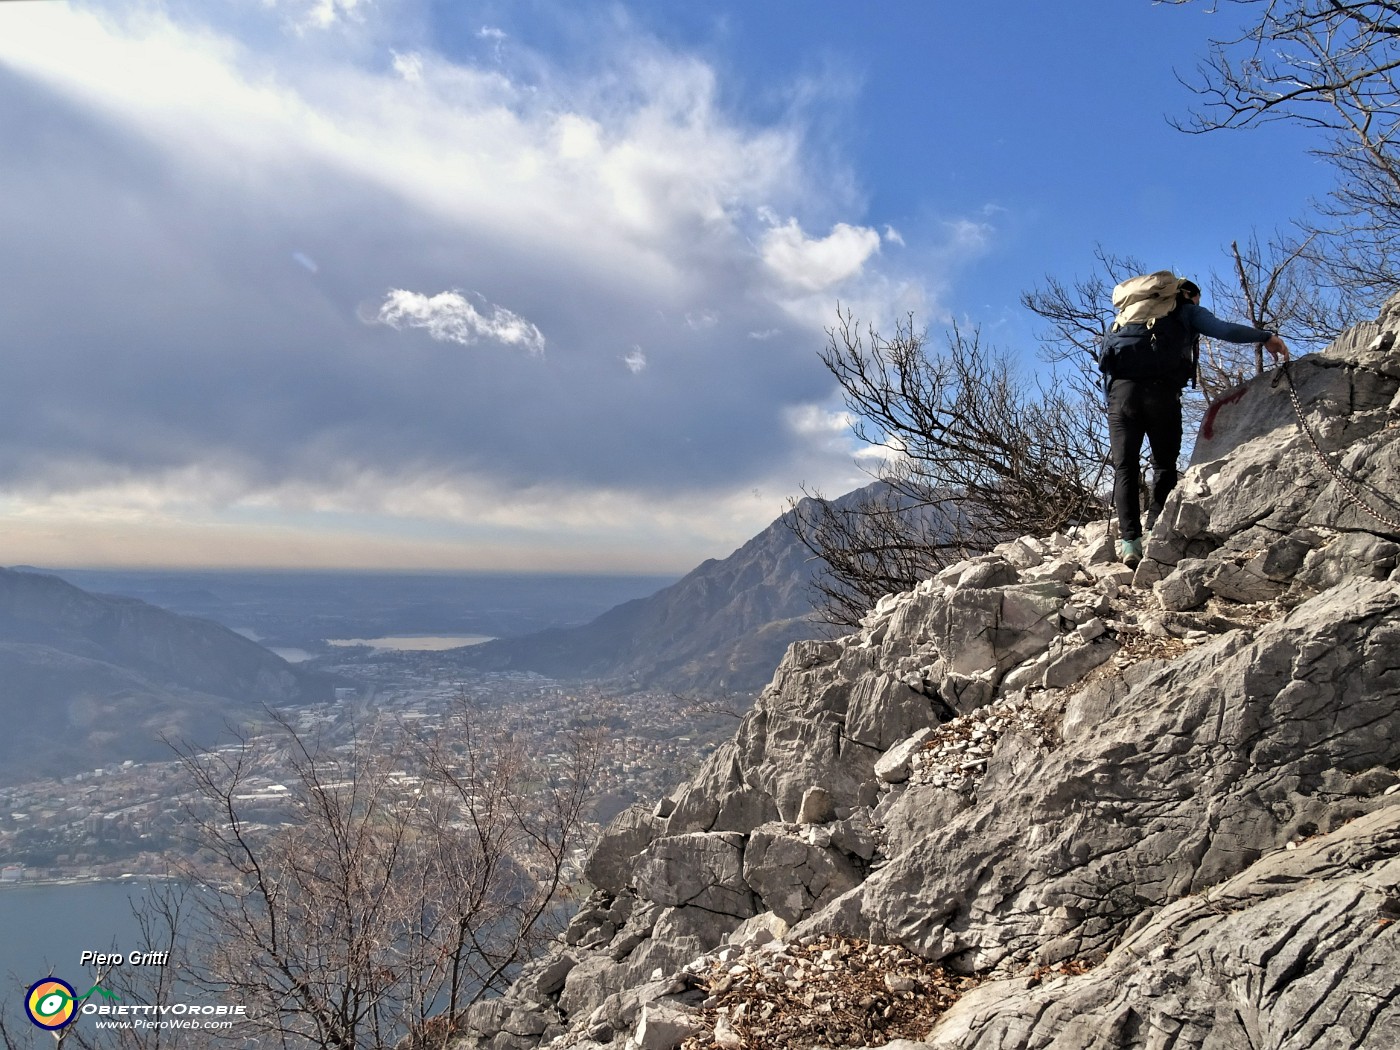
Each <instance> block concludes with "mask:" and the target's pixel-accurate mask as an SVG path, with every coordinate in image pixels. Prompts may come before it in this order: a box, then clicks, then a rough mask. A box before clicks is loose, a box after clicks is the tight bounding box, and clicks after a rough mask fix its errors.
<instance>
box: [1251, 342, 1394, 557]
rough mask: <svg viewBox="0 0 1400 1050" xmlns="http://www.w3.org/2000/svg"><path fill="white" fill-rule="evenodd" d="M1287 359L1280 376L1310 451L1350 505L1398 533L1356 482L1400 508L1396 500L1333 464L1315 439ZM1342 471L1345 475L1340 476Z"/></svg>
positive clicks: (1275, 379)
mask: <svg viewBox="0 0 1400 1050" xmlns="http://www.w3.org/2000/svg"><path fill="white" fill-rule="evenodd" d="M1290 363H1291V362H1289V361H1286V360H1285V361H1284V362H1283V364H1282V365H1281V366H1280V368H1279V371H1280V372H1282V373H1283V377H1284V378H1285V379H1286V380H1288V399H1289V400H1290V401H1292V402H1293V414H1294V415H1295V416H1297V417H1298V428H1299V429H1300V430H1301V431H1302V432H1303V434H1304V436H1305V437H1307V439H1308V444H1310V445H1312V449H1313V452H1315V453H1316V454H1317V458H1318V462H1320V463H1321V464H1322V466H1323V468H1324V469H1326V471H1327V473H1328V474H1331V475H1332V479H1333V480H1334V481H1336V483H1337V486H1338V488H1340V489H1341V491H1342V495H1343V496H1345V497H1346V500H1347V502H1348V503H1351V504H1352V505H1353V506H1356V507H1359V508H1360V509H1361V510H1364V511H1365V512H1366V513H1367V514H1369V515H1370V516H1371V517H1373V518H1375V519H1376V520H1377V521H1379V522H1380V523H1381V524H1382V525H1389V526H1390V527H1391V528H1392V529H1394V530H1395V531H1396V532H1397V533H1400V521H1397V520H1396V519H1394V518H1388V517H1386V516H1385V515H1384V514H1382V513H1381V512H1380V511H1378V510H1376V509H1375V508H1373V507H1371V506H1370V505H1369V504H1368V503H1366V501H1365V500H1363V499H1362V498H1361V496H1360V494H1359V493H1358V492H1357V486H1360V487H1361V488H1363V489H1366V490H1367V491H1368V492H1370V493H1372V494H1373V495H1375V496H1376V497H1377V498H1379V499H1380V500H1381V501H1382V502H1384V503H1388V504H1390V505H1391V506H1392V507H1396V508H1397V509H1400V504H1397V503H1396V502H1395V501H1394V500H1393V499H1391V498H1390V497H1389V496H1387V495H1386V494H1385V493H1384V492H1382V491H1380V490H1379V489H1378V488H1376V487H1375V486H1374V485H1371V484H1370V483H1368V482H1367V481H1366V480H1365V479H1363V478H1359V477H1357V476H1356V475H1354V474H1352V473H1351V472H1350V471H1347V470H1346V469H1345V468H1344V467H1341V466H1339V465H1337V464H1334V463H1333V462H1332V460H1331V457H1329V456H1328V455H1327V453H1326V452H1325V451H1323V448H1322V445H1321V444H1319V442H1318V440H1317V435H1316V434H1314V433H1313V429H1312V427H1310V426H1309V425H1308V420H1307V416H1306V415H1305V414H1304V412H1303V404H1302V402H1301V401H1300V400H1299V399H1298V388H1297V387H1296V386H1295V385H1294V384H1293V372H1292V370H1291V369H1290V368H1289V367H1288V366H1289V364H1290ZM1273 385H1274V386H1278V377H1277V376H1275V377H1274V382H1273ZM1344 474H1345V475H1347V476H1343V475H1344Z"/></svg>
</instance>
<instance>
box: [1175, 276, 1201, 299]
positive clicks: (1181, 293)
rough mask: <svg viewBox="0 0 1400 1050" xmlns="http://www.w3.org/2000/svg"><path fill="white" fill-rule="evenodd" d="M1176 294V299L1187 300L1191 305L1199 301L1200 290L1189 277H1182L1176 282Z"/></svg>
mask: <svg viewBox="0 0 1400 1050" xmlns="http://www.w3.org/2000/svg"><path fill="white" fill-rule="evenodd" d="M1176 294H1177V297H1178V298H1181V299H1188V300H1190V301H1191V302H1193V303H1199V302H1200V301H1201V288H1200V285H1198V284H1197V283H1196V282H1195V281H1193V280H1191V278H1189V277H1183V278H1181V280H1179V281H1177V282H1176Z"/></svg>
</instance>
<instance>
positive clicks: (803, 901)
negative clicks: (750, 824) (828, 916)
mask: <svg viewBox="0 0 1400 1050" xmlns="http://www.w3.org/2000/svg"><path fill="white" fill-rule="evenodd" d="M744 878H745V880H746V881H747V882H748V884H749V886H751V887H752V888H753V891H754V892H755V893H756V894H758V896H759V898H760V899H761V900H762V901H763V905H764V907H765V908H767V909H768V910H769V911H772V912H773V913H774V914H776V915H777V916H778V917H779V918H780V919H782V920H783V921H784V922H788V923H796V922H799V921H801V920H802V919H803V918H805V917H806V916H807V915H809V914H810V913H811V912H812V911H814V910H815V909H817V908H820V907H822V906H823V905H825V904H826V903H827V902H829V901H831V900H833V899H835V898H836V897H837V896H838V895H840V894H842V893H844V892H846V891H847V890H849V889H851V888H852V887H854V886H855V885H856V884H857V883H858V882H860V875H859V873H858V871H857V870H856V867H855V865H854V864H853V863H852V862H851V860H850V858H849V857H848V856H847V855H846V854H844V853H842V852H841V851H840V850H837V849H833V848H831V847H830V846H825V847H823V846H818V845H814V844H812V843H810V842H807V841H805V840H804V839H803V838H801V837H800V836H798V835H797V834H795V833H794V832H793V831H791V830H790V829H789V828H788V827H787V826H785V825H783V824H766V825H764V826H763V827H761V828H759V829H757V830H756V831H754V833H753V834H752V835H750V836H749V844H748V849H747V850H745V852H744Z"/></svg>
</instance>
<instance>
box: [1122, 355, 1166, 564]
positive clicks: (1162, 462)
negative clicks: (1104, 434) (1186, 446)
mask: <svg viewBox="0 0 1400 1050" xmlns="http://www.w3.org/2000/svg"><path fill="white" fill-rule="evenodd" d="M1144 437H1146V438H1147V444H1148V446H1149V447H1150V448H1151V450H1152V517H1153V518H1154V519H1155V518H1156V516H1157V515H1158V514H1160V513H1161V511H1162V504H1163V503H1164V502H1166V499H1167V493H1169V492H1171V490H1172V489H1174V488H1175V487H1176V458H1177V456H1179V455H1180V454H1181V390H1180V388H1179V387H1177V386H1175V385H1174V384H1165V385H1164V384H1161V383H1149V382H1142V381H1139V380H1135V379H1115V380H1113V383H1112V385H1111V386H1110V387H1109V388H1108V439H1109V450H1110V452H1109V455H1110V459H1111V460H1112V462H1113V509H1114V510H1115V511H1117V513H1118V536H1119V538H1120V539H1125V540H1135V539H1138V538H1139V537H1141V536H1142V508H1141V501H1140V498H1139V496H1138V484H1139V482H1138V477H1139V472H1138V463H1139V461H1140V459H1141V457H1142V439H1143V438H1144Z"/></svg>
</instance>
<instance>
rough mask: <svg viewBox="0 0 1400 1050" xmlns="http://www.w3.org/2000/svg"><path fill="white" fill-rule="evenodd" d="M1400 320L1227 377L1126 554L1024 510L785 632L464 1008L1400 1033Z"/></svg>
mask: <svg viewBox="0 0 1400 1050" xmlns="http://www.w3.org/2000/svg"><path fill="white" fill-rule="evenodd" d="M1397 332H1400V299H1397V300H1392V302H1391V303H1390V304H1388V307H1387V310H1386V312H1385V313H1383V315H1382V316H1381V318H1379V319H1378V320H1377V322H1375V323H1374V324H1371V325H1368V326H1362V328H1361V329H1360V330H1358V331H1353V332H1351V333H1348V335H1347V336H1345V337H1343V338H1342V339H1341V340H1339V341H1338V342H1337V343H1336V344H1334V345H1333V346H1332V347H1330V348H1329V349H1328V350H1327V351H1326V352H1324V353H1323V354H1320V355H1310V356H1308V357H1306V358H1303V359H1300V360H1299V361H1296V362H1294V363H1293V364H1292V365H1291V367H1290V369H1289V376H1288V377H1287V381H1286V382H1280V381H1279V377H1278V376H1264V377H1261V378H1259V379H1256V380H1254V381H1253V382H1251V383H1249V384H1247V385H1246V386H1245V387H1243V388H1241V389H1240V390H1239V391H1236V392H1233V393H1232V394H1231V395H1230V396H1229V398H1228V399H1224V400H1222V403H1221V405H1220V406H1219V407H1218V408H1216V409H1214V410H1212V412H1211V413H1209V414H1208V416H1207V429H1208V433H1206V432H1205V431H1203V434H1202V437H1201V439H1200V440H1199V441H1198V443H1197V446H1196V453H1195V456H1194V458H1193V462H1192V466H1191V469H1190V470H1189V471H1187V472H1186V474H1185V475H1184V477H1183V479H1182V483H1181V484H1180V485H1179V486H1178V489H1177V491H1176V492H1175V493H1173V495H1172V497H1171V499H1170V500H1169V501H1168V505H1167V507H1166V509H1165V511H1164V513H1163V514H1162V516H1161V519H1160V520H1159V521H1158V522H1157V523H1156V526H1155V527H1154V529H1153V530H1152V532H1151V534H1150V536H1149V538H1148V542H1147V546H1146V558H1145V559H1144V561H1143V564H1142V565H1141V566H1140V567H1139V568H1138V569H1137V571H1136V573H1133V572H1130V571H1128V570H1127V569H1125V568H1124V567H1122V566H1121V565H1118V564H1117V563H1116V562H1115V561H1114V560H1113V548H1112V536H1111V535H1110V531H1109V528H1108V526H1107V524H1106V523H1097V524H1092V525H1089V526H1087V527H1083V528H1080V529H1076V530H1073V531H1070V532H1067V533H1063V534H1059V535H1055V536H1050V537H1042V538H1033V537H1027V538H1023V539H1020V540H1016V541H1014V542H1011V543H1007V544H1003V545H1002V546H1000V547H998V548H997V549H996V550H995V551H993V552H992V553H990V554H987V555H985V556H981V557H978V558H974V559H971V560H969V561H967V562H964V563H961V564H959V565H957V566H953V567H951V568H949V569H948V570H946V571H945V572H943V573H941V574H939V575H938V576H937V577H935V578H933V579H930V580H926V581H924V582H922V583H921V584H920V585H919V586H918V587H916V588H915V589H914V590H913V591H910V592H908V593H905V594H900V595H891V596H888V597H886V598H885V599H883V600H882V601H881V602H880V603H879V604H878V605H877V606H876V608H875V609H874V610H872V611H871V613H870V614H869V615H868V616H867V617H866V618H865V620H864V622H863V624H862V629H861V630H860V631H859V632H858V633H856V634H853V635H851V636H849V637H846V638H842V639H838V640H835V641H825V642H821V641H807V642H799V643H797V644H795V645H794V646H792V647H791V649H790V650H789V651H788V653H787V655H786V657H785V658H784V659H783V661H782V663H781V664H780V665H779V667H778V669H777V672H776V674H775V675H774V677H773V680H772V682H771V683H770V685H769V686H768V687H767V688H766V689H765V690H764V692H763V693H762V695H761V696H760V698H759V701H758V703H757V704H756V706H755V708H754V710H753V711H752V712H751V713H750V714H749V715H748V716H747V717H746V718H745V719H744V721H743V722H742V723H741V725H740V728H739V730H738V732H737V734H736V736H735V738H734V740H733V741H732V742H731V743H730V744H728V745H726V746H725V747H723V748H721V749H720V751H719V752H717V753H716V754H715V755H714V756H713V757H712V759H711V760H709V761H708V762H707V764H706V765H705V767H704V768H703V769H701V770H700V772H699V773H698V774H697V775H696V776H695V777H694V778H693V779H692V780H691V781H690V782H689V783H687V784H685V785H682V786H681V787H680V788H678V789H677V790H676V791H675V792H674V793H673V794H672V796H671V797H669V798H667V799H665V800H663V801H662V802H661V803H660V804H659V805H658V806H657V807H655V808H654V809H642V808H634V809H632V810H629V811H627V812H624V813H623V814H622V815H620V816H619V817H618V819H617V820H616V821H615V822H614V823H613V824H612V825H611V826H610V828H609V829H608V831H607V832H606V833H605V835H604V836H603V838H602V840H601V842H600V843H599V845H598V847H597V848H596V849H595V851H594V853H593V855H592V857H591V859H590V862H589V865H588V869H587V878H588V880H589V882H590V883H591V884H592V886H593V887H594V892H593V893H592V895H591V896H590V897H589V898H588V900H587V901H586V902H585V904H584V906H583V907H582V908H581V909H580V910H579V912H578V913H577V915H576V916H575V917H574V919H573V921H572V922H571V924H570V926H569V928H568V930H567V931H566V933H565V934H564V936H563V939H562V943H561V944H560V945H559V946H558V947H557V949H556V950H555V951H554V952H553V953H552V954H551V955H550V956H549V957H547V958H546V959H543V960H541V961H540V962H538V963H536V964H534V965H532V966H531V967H530V968H529V969H528V970H527V971H526V972H525V973H524V974H523V975H522V976H521V978H520V979H519V980H518V981H517V982H516V983H515V984H514V985H513V986H512V987H511V988H510V989H509V991H508V992H507V994H506V995H504V996H503V997H501V998H499V999H495V1000H492V1001H490V1002H487V1003H483V1004H480V1005H479V1006H477V1007H474V1008H473V1009H472V1010H471V1011H469V1012H468V1014H467V1015H466V1016H465V1017H463V1018H461V1019H459V1025H458V1030H459V1032H461V1033H462V1034H461V1037H460V1038H459V1039H458V1041H457V1043H456V1045H457V1046H458V1047H459V1048H460V1050H467V1048H470V1047H491V1048H492V1050H533V1048H534V1047H537V1046H551V1047H554V1048H557V1050H565V1048H579V1050H592V1048H594V1047H602V1046H611V1047H616V1048H619V1050H621V1048H623V1047H629V1048H630V1047H642V1048H644V1050H670V1048H672V1047H676V1046H679V1045H681V1044H682V1043H686V1044H687V1045H688V1046H690V1047H699V1046H709V1045H718V1046H723V1047H740V1046H753V1047H759V1046H763V1047H769V1046H773V1047H777V1046H785V1047H799V1046H801V1047H806V1046H814V1045H824V1046H855V1045H865V1046H880V1045H886V1044H890V1045H896V1046H900V1047H903V1048H904V1050H914V1048H923V1047H932V1048H938V1050H954V1048H967V1050H970V1048H973V1047H976V1048H979V1050H982V1048H997V1050H1010V1048H1048V1047H1054V1048H1057V1050H1072V1048H1084V1050H1088V1048H1090V1047H1092V1048H1095V1050H1109V1048H1119V1047H1121V1048H1130V1047H1131V1048H1153V1050H1158V1048H1207V1047H1209V1048H1234V1047H1240V1048H1246V1047H1247V1048H1250V1050H1264V1048H1275V1050H1283V1048H1294V1047H1297V1048H1304V1047H1309V1048H1310V1047H1338V1048H1362V1047H1366V1048H1371V1047H1374V1048H1383V1047H1385V1048H1388V1047H1394V1046H1400V996H1398V995H1397V982H1396V979H1395V974H1396V973H1397V972H1400V927H1397V926H1396V925H1395V922H1394V920H1395V919H1396V918H1397V917H1400V774H1397V768H1398V767H1400V568H1397V562H1400V529H1396V528H1393V527H1392V526H1391V525H1390V524H1389V523H1388V522H1385V521H1381V520H1377V517H1376V516H1375V514H1379V516H1380V517H1381V518H1389V517H1393V516H1394V514H1395V511H1394V510H1392V509H1390V508H1389V507H1388V505H1387V501H1388V500H1389V499H1390V498H1391V497H1390V496H1389V495H1388V494H1389V493H1396V492H1400V353H1397V352H1396V351H1395V350H1394V349H1393V347H1392V342H1393V335H1391V333H1397ZM1387 336H1390V341H1387V338H1386V337H1387ZM1290 385H1291V386H1293V387H1294V388H1296V390H1297V397H1298V401H1299V404H1300V405H1301V406H1302V409H1303V412H1304V414H1305V418H1306V419H1307V421H1308V424H1309V427H1310V429H1311V430H1312V432H1313V434H1314V435H1315V440H1316V441H1317V444H1318V446H1319V448H1318V449H1314V448H1313V446H1312V443H1311V442H1310V441H1309V439H1308V438H1307V437H1306V436H1305V435H1304V434H1303V433H1301V432H1300V428H1299V427H1298V426H1297V425H1296V424H1295V421H1294V411H1293V407H1292V401H1291V398H1290V393H1289V386H1290ZM1363 503H1364V504H1366V505H1367V506H1369V507H1370V511H1368V510H1366V509H1365V508H1364V507H1363V506H1361V505H1360V504H1363ZM1372 512H1375V514H1373V513H1372ZM886 953H887V954H886ZM911 960H918V963H917V965H914V964H913V963H911ZM799 962H800V963H802V966H801V967H799V966H798V964H799ZM857 963H858V964H859V965H857ZM814 964H815V965H814ZM822 966H830V967H831V970H829V971H828V970H823V969H821V967H822ZM832 973H834V974H837V975H838V976H837V977H835V978H828V977H825V976H823V975H824V974H832ZM726 982H728V983H726ZM911 982H912V983H911ZM760 986H762V987H761V988H760ZM847 986H849V987H850V988H851V989H852V991H850V992H844V993H841V997H837V993H836V992H835V991H834V990H833V989H834V988H844V987H847ZM882 987H883V988H884V989H885V991H884V992H881V991H880V989H881V988H882ZM736 989H737V990H739V991H742V992H743V995H742V997H739V998H736ZM823 992H825V993H828V995H829V996H830V997H829V998H825V999H818V997H817V996H818V993H823ZM808 993H811V1002H810V1003H809V1002H808V1001H807V995H808ZM905 995H909V996H912V997H913V998H912V999H901V998H899V997H901V996H905ZM900 1003H903V1004H904V1006H900V1005H899V1004H900ZM910 1003H917V1004H919V1006H920V1007H921V1008H922V1012H919V1011H914V1012H911V1011H910V1010H908V1009H906V1008H905V1007H907V1006H908V1004H910ZM827 1006H829V1007H830V1013H829V1014H827V1012H826V1009H825V1007H827ZM887 1008H888V1009H889V1011H890V1012H889V1015H888V1016H886V1013H885V1011H886V1009H887ZM822 1016H828V1017H830V1018H831V1021H830V1023H826V1024H821V1023H819V1022H820V1021H821V1017H822ZM896 1019H897V1020H896Z"/></svg>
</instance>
